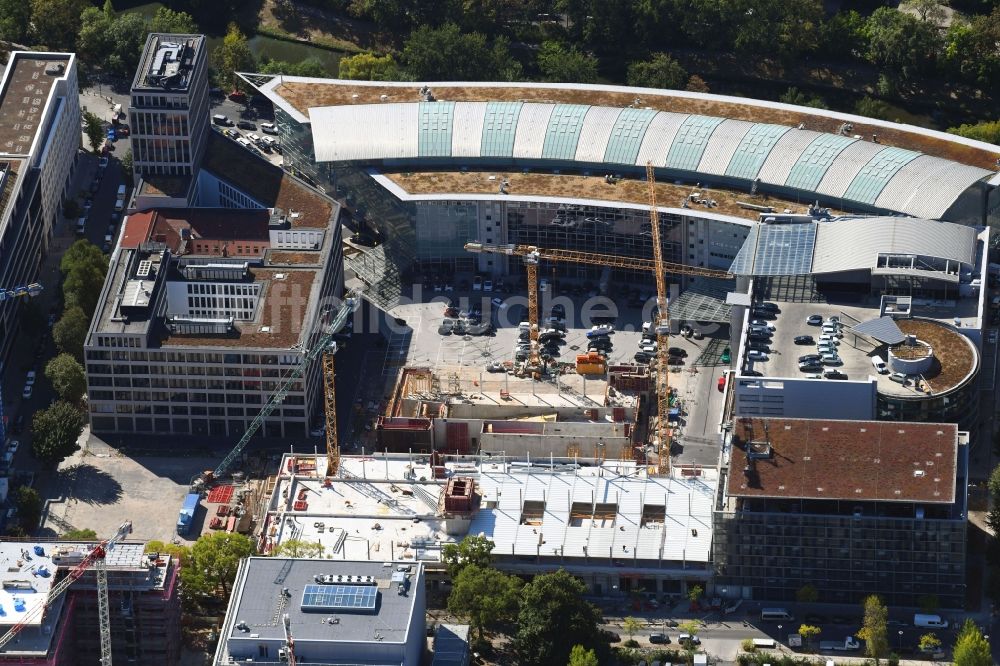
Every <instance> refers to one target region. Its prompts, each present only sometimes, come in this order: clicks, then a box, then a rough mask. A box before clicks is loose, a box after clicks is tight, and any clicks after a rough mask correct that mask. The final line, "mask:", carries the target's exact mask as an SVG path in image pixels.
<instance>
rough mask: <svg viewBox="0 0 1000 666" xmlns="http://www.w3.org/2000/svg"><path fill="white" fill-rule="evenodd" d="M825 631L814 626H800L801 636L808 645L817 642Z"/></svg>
mask: <svg viewBox="0 0 1000 666" xmlns="http://www.w3.org/2000/svg"><path fill="white" fill-rule="evenodd" d="M822 631H823V630H822V629H821V628H819V627H817V626H815V625H812V624H802V625H799V636H801V637H802V640H804V641H805V642H806V643H811V642H812V641H814V640H816V638H817V637H818V636H819V635H820V633H821V632H822Z"/></svg>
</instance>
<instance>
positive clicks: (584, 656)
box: [568, 645, 599, 666]
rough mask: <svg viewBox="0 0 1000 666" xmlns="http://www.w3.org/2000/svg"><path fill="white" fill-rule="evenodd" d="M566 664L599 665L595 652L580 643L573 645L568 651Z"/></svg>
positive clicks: (577, 665) (571, 665) (573, 665)
mask: <svg viewBox="0 0 1000 666" xmlns="http://www.w3.org/2000/svg"><path fill="white" fill-rule="evenodd" d="M568 666H599V662H598V661H597V653H596V652H594V651H593V650H588V649H587V648H585V647H583V646H582V645H574V646H573V649H572V650H570V651H569V664H568Z"/></svg>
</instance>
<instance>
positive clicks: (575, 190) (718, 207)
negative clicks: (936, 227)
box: [382, 168, 841, 221]
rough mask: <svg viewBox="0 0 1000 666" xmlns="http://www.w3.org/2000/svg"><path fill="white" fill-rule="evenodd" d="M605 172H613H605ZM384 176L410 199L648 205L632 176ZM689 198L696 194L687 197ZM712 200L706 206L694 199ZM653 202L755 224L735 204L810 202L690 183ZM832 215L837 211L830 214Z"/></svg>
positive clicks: (661, 192) (751, 213) (797, 207)
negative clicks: (486, 197) (473, 197)
mask: <svg viewBox="0 0 1000 666" xmlns="http://www.w3.org/2000/svg"><path fill="white" fill-rule="evenodd" d="M608 173H614V169H613V168H609V170H608ZM382 175H384V176H385V177H386V178H388V179H389V180H391V181H392V182H393V183H395V184H396V185H398V186H399V187H400V188H402V189H403V190H404V191H405V192H407V193H408V194H411V195H415V196H418V197H419V195H426V194H440V195H445V196H447V195H451V194H490V195H497V194H498V189H499V186H500V183H502V182H504V181H506V182H507V183H509V185H508V187H507V188H506V194H505V195H503V196H504V197H505V198H511V197H514V198H516V197H518V196H533V197H538V196H545V197H554V198H563V199H574V200H575V199H593V200H595V201H611V202H616V203H631V204H635V205H636V206H642V207H647V206H648V205H649V194H648V190H647V188H646V181H645V180H639V179H636V178H628V177H625V178H622V179H621V180H619V181H617V182H615V183H614V184H612V183H609V182H607V181H606V180H605V178H604V174H601V175H599V176H584V175H580V176H574V175H569V174H556V173H522V172H520V171H511V172H502V171H420V172H415V171H400V172H391V173H383V174H382ZM692 195H696V196H694V197H692ZM703 200H706V201H714V202H715V204H714V205H711V206H707V205H704V204H702V203H699V201H703ZM656 202H657V204H659V205H660V206H665V207H671V208H681V207H687V208H691V209H692V214H698V213H699V212H710V213H716V214H723V215H732V216H734V217H742V218H746V219H748V220H754V221H756V220H757V218H758V217H759V216H760V214H761V211H760V210H753V209H751V208H748V207H746V206H741V205H740V203H745V204H751V205H753V206H770V207H772V208H774V211H775V212H779V213H780V212H782V211H784V210H786V209H790V210H792V211H793V212H797V213H804V212H806V209H807V208H808V207H809V205H811V204H812V200H811V199H809V198H808V197H803V199H802V200H799V201H795V200H792V199H790V198H781V197H776V196H772V195H765V194H760V195H751V194H750V193H749V192H739V191H736V190H728V189H721V188H717V187H694V186H693V185H676V184H674V183H664V182H658V183H657V184H656ZM830 212H831V214H832V215H839V214H841V212H840V211H833V210H831V211H830Z"/></svg>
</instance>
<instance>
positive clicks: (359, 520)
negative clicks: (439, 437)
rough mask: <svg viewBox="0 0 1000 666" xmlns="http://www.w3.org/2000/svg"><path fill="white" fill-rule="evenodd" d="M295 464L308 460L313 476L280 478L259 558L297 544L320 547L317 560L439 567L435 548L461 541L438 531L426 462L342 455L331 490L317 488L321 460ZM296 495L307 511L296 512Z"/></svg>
mask: <svg viewBox="0 0 1000 666" xmlns="http://www.w3.org/2000/svg"><path fill="white" fill-rule="evenodd" d="M295 458H296V459H297V460H298V461H300V462H301V461H310V462H311V461H315V470H316V471H315V474H312V473H302V474H299V475H296V476H289V475H285V474H283V475H282V476H280V477H279V479H278V483H277V484H276V485H275V487H274V492H273V493H272V495H271V501H270V504H269V511H270V512H271V513H270V518H269V519H268V521H267V524H266V525H265V527H264V530H265V532H264V538H263V539H262V545H263V550H262V552H265V553H269V552H271V550H273V549H274V548H275V547H277V546H278V545H279V544H281V543H282V542H283V541H286V540H289V539H301V540H303V541H309V542H312V543H319V544H321V545H322V546H323V548H324V552H323V556H324V557H329V558H333V559H334V560H365V561H376V562H390V561H396V560H400V561H415V560H420V561H429V562H439V561H440V560H441V546H442V545H443V544H445V543H455V542H457V541H460V540H461V538H462V536H464V535H460V536H457V537H456V536H449V535H448V534H446V533H445V529H444V520H443V519H442V518H440V517H438V516H437V508H438V501H439V499H440V497H441V492H442V491H443V488H444V486H443V481H439V480H435V478H434V471H433V470H432V469H431V466H430V461H429V459H427V458H426V457H422V458H421V457H417V456H414V457H412V458H408V457H400V456H394V457H388V458H385V457H381V458H377V459H376V458H372V457H370V456H368V457H366V456H342V457H341V463H340V466H341V472H340V477H339V478H337V479H336V480H335V481H334V482H333V484H332V485H331V486H330V487H325V485H324V478H323V477H324V476H325V474H326V457H325V456H315V457H314V456H295ZM289 459H290V456H288V455H286V456H285V458H284V459H283V460H282V467H281V469H282V470H288V461H289ZM300 467H301V466H300ZM453 469H454V467H453ZM300 471H302V470H301V469H300ZM300 494H304V497H305V502H306V508H305V509H302V510H300V511H295V510H294V502H295V500H296V498H298V497H299V496H300Z"/></svg>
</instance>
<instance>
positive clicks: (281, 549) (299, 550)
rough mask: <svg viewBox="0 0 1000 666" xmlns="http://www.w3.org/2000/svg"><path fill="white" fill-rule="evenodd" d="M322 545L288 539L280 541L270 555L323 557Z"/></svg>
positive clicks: (315, 542) (316, 542) (317, 542)
mask: <svg viewBox="0 0 1000 666" xmlns="http://www.w3.org/2000/svg"><path fill="white" fill-rule="evenodd" d="M324 550H325V548H323V544H322V543H320V542H319V541H303V540H301V539H289V540H288V541H282V542H281V544H280V545H279V546H278V547H277V548H275V549H274V552H273V553H272V555H274V556H275V557H314V558H315V557H323V551H324Z"/></svg>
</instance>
